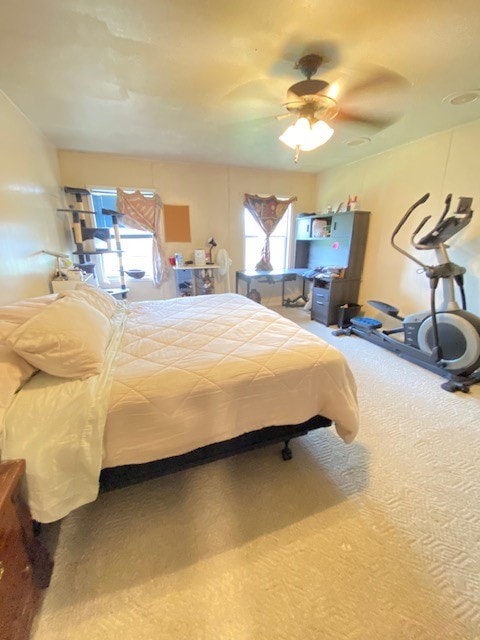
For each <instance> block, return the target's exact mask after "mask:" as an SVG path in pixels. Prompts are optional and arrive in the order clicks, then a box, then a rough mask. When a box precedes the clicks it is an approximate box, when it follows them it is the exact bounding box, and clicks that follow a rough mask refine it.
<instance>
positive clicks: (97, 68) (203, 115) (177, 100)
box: [0, 0, 480, 171]
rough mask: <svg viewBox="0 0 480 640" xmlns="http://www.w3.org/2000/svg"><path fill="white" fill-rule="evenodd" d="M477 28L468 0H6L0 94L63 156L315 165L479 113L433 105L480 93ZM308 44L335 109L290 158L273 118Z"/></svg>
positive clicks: (476, 105)
mask: <svg viewBox="0 0 480 640" xmlns="http://www.w3.org/2000/svg"><path fill="white" fill-rule="evenodd" d="M479 33H480V4H479V1H478V0H457V1H456V2H452V0H416V1H411V0H402V1H401V2H400V1H396V0H340V1H339V0H322V2H320V1H319V0H297V1H296V2H292V1H289V2H288V1H286V0H276V1H275V2H273V1H272V0H263V1H262V0H255V1H253V0H242V2H232V1H230V0H200V1H198V0H197V1H194V0H176V1H174V0H163V1H162V0H122V1H121V2H118V0H76V1H75V2H74V1H73V0H22V1H18V0H15V1H14V0H2V3H1V6H0V88H1V89H2V90H3V91H4V92H5V93H6V94H7V95H8V96H9V97H10V98H11V100H12V101H13V102H14V103H15V104H16V105H17V106H18V107H19V108H20V109H21V110H22V111H23V112H24V113H25V114H26V115H27V116H28V117H29V118H30V119H31V120H32V121H33V122H34V123H36V124H37V125H38V127H39V128H40V129H41V130H42V131H43V132H44V133H45V134H46V136H47V137H48V138H49V139H50V140H51V141H52V142H53V143H54V144H55V145H56V146H57V147H58V148H61V149H74V150H80V151H97V152H108V153H120V154H128V155H135V156H153V157H157V158H162V159H165V160H185V161H195V162H210V163H218V164H231V165H244V166H258V167H266V168H275V169H288V170H297V171H319V170H322V169H324V168H326V167H329V166H333V165H337V164H339V163H347V162H353V161H355V160H357V159H359V158H362V157H365V156H368V155H371V154H375V153H379V152H381V151H384V150H386V149H388V148H390V147H393V146H396V145H398V144H402V143H405V142H408V141H410V140H413V139H416V138H419V137H422V136H425V135H428V134H430V133H434V132H436V131H440V130H444V129H448V128H451V127H453V126H456V125H459V124H462V123H464V122H468V121H470V120H474V119H477V118H480V99H479V100H477V101H475V102H472V103H468V104H463V105H458V106H452V105H451V104H449V103H448V102H446V101H444V98H445V97H446V96H448V95H450V94H454V93H457V92H459V93H464V92H467V91H479V90H480V78H479V68H480V40H479V36H478V34H479ZM312 52H314V53H319V54H321V55H323V56H324V58H325V64H324V65H323V66H322V67H321V68H320V69H319V71H318V73H317V74H316V76H315V78H319V79H324V80H326V81H328V82H329V83H331V90H332V91H333V88H335V89H336V90H337V89H338V103H339V106H340V114H339V116H338V117H337V118H336V119H335V120H334V121H333V125H332V126H333V128H334V129H335V134H334V136H333V138H332V139H331V140H330V141H329V142H328V143H327V144H326V145H325V146H323V147H321V148H320V149H318V150H316V151H312V152H306V153H302V154H301V155H300V159H299V162H298V164H294V161H293V155H294V153H293V151H291V150H290V149H288V148H287V147H285V146H284V145H283V144H282V143H281V142H279V140H278V136H279V135H280V133H281V132H282V131H284V130H285V128H286V127H287V126H288V124H289V123H291V122H292V121H293V118H291V119H290V120H288V119H282V120H277V119H276V118H275V116H276V115H278V114H285V113H287V111H286V109H285V107H284V106H283V104H284V103H285V101H286V92H287V89H288V87H289V86H290V85H291V84H293V83H295V82H298V81H300V80H303V79H304V78H303V76H302V75H301V73H300V72H299V71H298V70H295V69H294V68H293V67H294V64H295V62H296V60H298V58H299V57H300V56H302V55H304V54H306V53H312ZM373 77H375V78H377V79H378V78H380V80H381V82H379V83H372V82H371V79H372V78H373ZM346 113H350V114H352V113H354V114H355V115H356V116H361V117H368V118H376V117H381V118H384V117H387V119H390V118H391V120H392V121H394V122H393V124H391V125H390V126H386V127H378V126H371V125H369V124H359V123H352V122H350V123H348V122H345V119H344V116H345V114H346ZM358 138H369V139H370V142H367V143H365V144H362V145H359V146H350V145H348V144H346V143H347V142H349V141H352V140H353V141H355V140H356V139H358Z"/></svg>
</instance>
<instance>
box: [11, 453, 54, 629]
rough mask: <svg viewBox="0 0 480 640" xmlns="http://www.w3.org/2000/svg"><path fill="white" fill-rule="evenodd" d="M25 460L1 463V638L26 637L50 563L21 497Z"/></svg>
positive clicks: (47, 583) (46, 584)
mask: <svg viewBox="0 0 480 640" xmlns="http://www.w3.org/2000/svg"><path fill="white" fill-rule="evenodd" d="M24 473H25V461H24V460H11V461H6V462H2V463H0V638H1V640H26V639H27V638H28V637H29V635H30V628H31V625H32V621H33V617H34V615H35V612H36V610H37V607H38V605H39V603H40V594H41V589H43V588H46V587H48V585H49V583H50V576H51V573H52V568H53V563H52V561H51V560H50V558H49V556H48V553H47V551H46V550H45V548H44V547H43V546H42V544H41V543H40V541H39V540H38V539H37V538H35V536H34V531H33V522H32V519H31V517H30V512H29V510H28V507H27V505H26V504H25V503H24V501H23V500H22V498H21V497H20V481H21V479H22V477H23V475H24Z"/></svg>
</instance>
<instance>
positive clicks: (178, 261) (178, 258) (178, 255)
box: [175, 253, 183, 267]
mask: <svg viewBox="0 0 480 640" xmlns="http://www.w3.org/2000/svg"><path fill="white" fill-rule="evenodd" d="M175 266H176V267H183V256H182V254H181V253H176V254H175Z"/></svg>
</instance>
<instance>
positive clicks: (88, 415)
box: [0, 285, 358, 522]
mask: <svg viewBox="0 0 480 640" xmlns="http://www.w3.org/2000/svg"><path fill="white" fill-rule="evenodd" d="M59 308H60V309H59ZM1 322H2V315H1V312H0V338H1V337H2V333H1V331H2V329H1ZM10 329H11V327H10ZM5 334H7V335H6V337H5ZM3 338H4V344H6V345H7V346H8V348H11V349H12V350H13V352H14V354H15V356H17V357H19V358H21V359H24V360H25V361H26V362H27V363H28V364H29V365H30V366H31V367H32V368H33V369H34V370H35V371H36V373H34V374H33V375H30V376H28V375H26V376H24V378H26V380H23V382H22V383H21V384H19V385H17V388H16V389H15V393H14V395H13V397H12V399H11V401H10V402H8V406H5V407H4V409H3V420H4V442H3V451H2V457H3V458H4V459H7V458H24V459H25V460H26V461H27V473H26V482H25V494H26V499H27V501H28V504H29V506H30V510H31V513H32V516H33V518H34V519H36V520H37V521H39V522H52V521H54V520H58V519H60V518H62V517H64V516H65V515H67V514H68V513H69V512H70V511H72V510H73V509H75V508H77V507H79V506H81V505H83V504H86V503H88V502H90V501H92V500H95V499H96V497H97V495H98V491H99V479H100V477H101V478H102V480H104V481H105V482H106V483H107V484H108V482H109V480H108V479H109V477H110V478H111V477H112V474H113V477H114V478H115V477H116V478H117V479H118V477H125V474H126V475H129V474H130V472H131V471H132V469H139V470H145V469H151V468H152V466H153V467H155V468H156V467H158V461H163V462H164V463H165V464H164V465H163V469H167V470H171V469H173V468H178V463H179V462H180V463H182V462H183V461H185V460H186V461H190V462H192V463H198V462H199V461H204V460H206V459H211V458H212V457H213V458H216V457H218V456H222V455H225V454H227V453H231V452H232V451H237V450H239V449H245V448H249V447H252V446H256V445H258V444H261V443H264V442H273V441H279V440H283V441H285V442H286V443H287V448H286V449H284V457H286V458H287V457H289V450H288V441H289V440H290V438H292V437H294V436H296V435H300V434H303V433H306V432H307V431H308V430H310V429H313V428H319V427H325V426H329V425H332V424H333V425H334V427H335V429H336V432H337V433H338V435H339V437H340V438H341V439H343V440H344V441H345V442H346V443H349V442H351V441H352V440H353V439H354V438H355V435H356V433H357V429H358V407H357V400H356V387H355V381H354V378H353V375H352V372H351V370H350V368H349V366H348V363H347V362H346V360H345V358H344V357H343V355H342V354H341V353H340V352H339V351H337V350H336V349H335V348H333V347H332V346H330V345H328V344H327V343H325V342H324V341H322V340H320V339H319V338H317V337H315V336H314V335H313V334H310V333H309V332H307V331H305V330H303V329H301V328H300V327H298V326H297V325H296V324H294V323H292V322H290V321H289V320H287V319H285V318H283V317H281V316H280V315H279V314H277V313H276V312H274V311H272V310H270V309H267V308H266V307H263V306H261V305H259V304H257V303H255V302H252V301H251V300H249V299H247V298H245V297H243V296H240V295H237V294H220V295H212V296H198V297H190V298H187V297H186V298H175V299H171V300H161V301H160V300H159V301H147V302H130V303H128V302H116V301H114V300H113V298H111V297H109V296H108V295H107V294H105V293H104V292H100V291H99V290H94V289H93V287H89V286H88V285H83V286H82V287H81V288H79V289H78V290H75V291H68V292H65V293H64V294H63V295H62V296H59V298H58V299H53V300H49V301H48V304H45V305H44V307H43V308H42V307H40V311H38V310H37V311H36V313H35V314H33V316H32V317H31V318H29V319H28V320H27V321H24V322H17V325H16V326H15V328H14V330H12V331H10V332H7V331H6V330H5V329H4V332H3ZM18 387H19V388H18ZM4 404H6V403H5V402H4ZM0 408H1V407H0Z"/></svg>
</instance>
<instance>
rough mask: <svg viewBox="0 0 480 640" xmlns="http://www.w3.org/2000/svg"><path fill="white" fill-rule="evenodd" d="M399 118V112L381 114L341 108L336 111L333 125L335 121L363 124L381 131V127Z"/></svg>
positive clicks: (384, 127)
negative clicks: (355, 111)
mask: <svg viewBox="0 0 480 640" xmlns="http://www.w3.org/2000/svg"><path fill="white" fill-rule="evenodd" d="M400 118H401V114H394V113H391V114H383V115H380V114H378V115H368V114H357V113H353V112H350V111H348V110H346V109H343V108H342V109H341V110H340V112H339V113H338V115H337V117H336V118H335V120H334V125H333V126H335V122H340V123H353V124H359V125H365V126H368V127H370V128H373V129H376V130H377V131H381V130H382V129H386V128H387V127H390V126H391V125H392V124H394V123H395V122H396V121H397V120H399V119H400Z"/></svg>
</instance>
